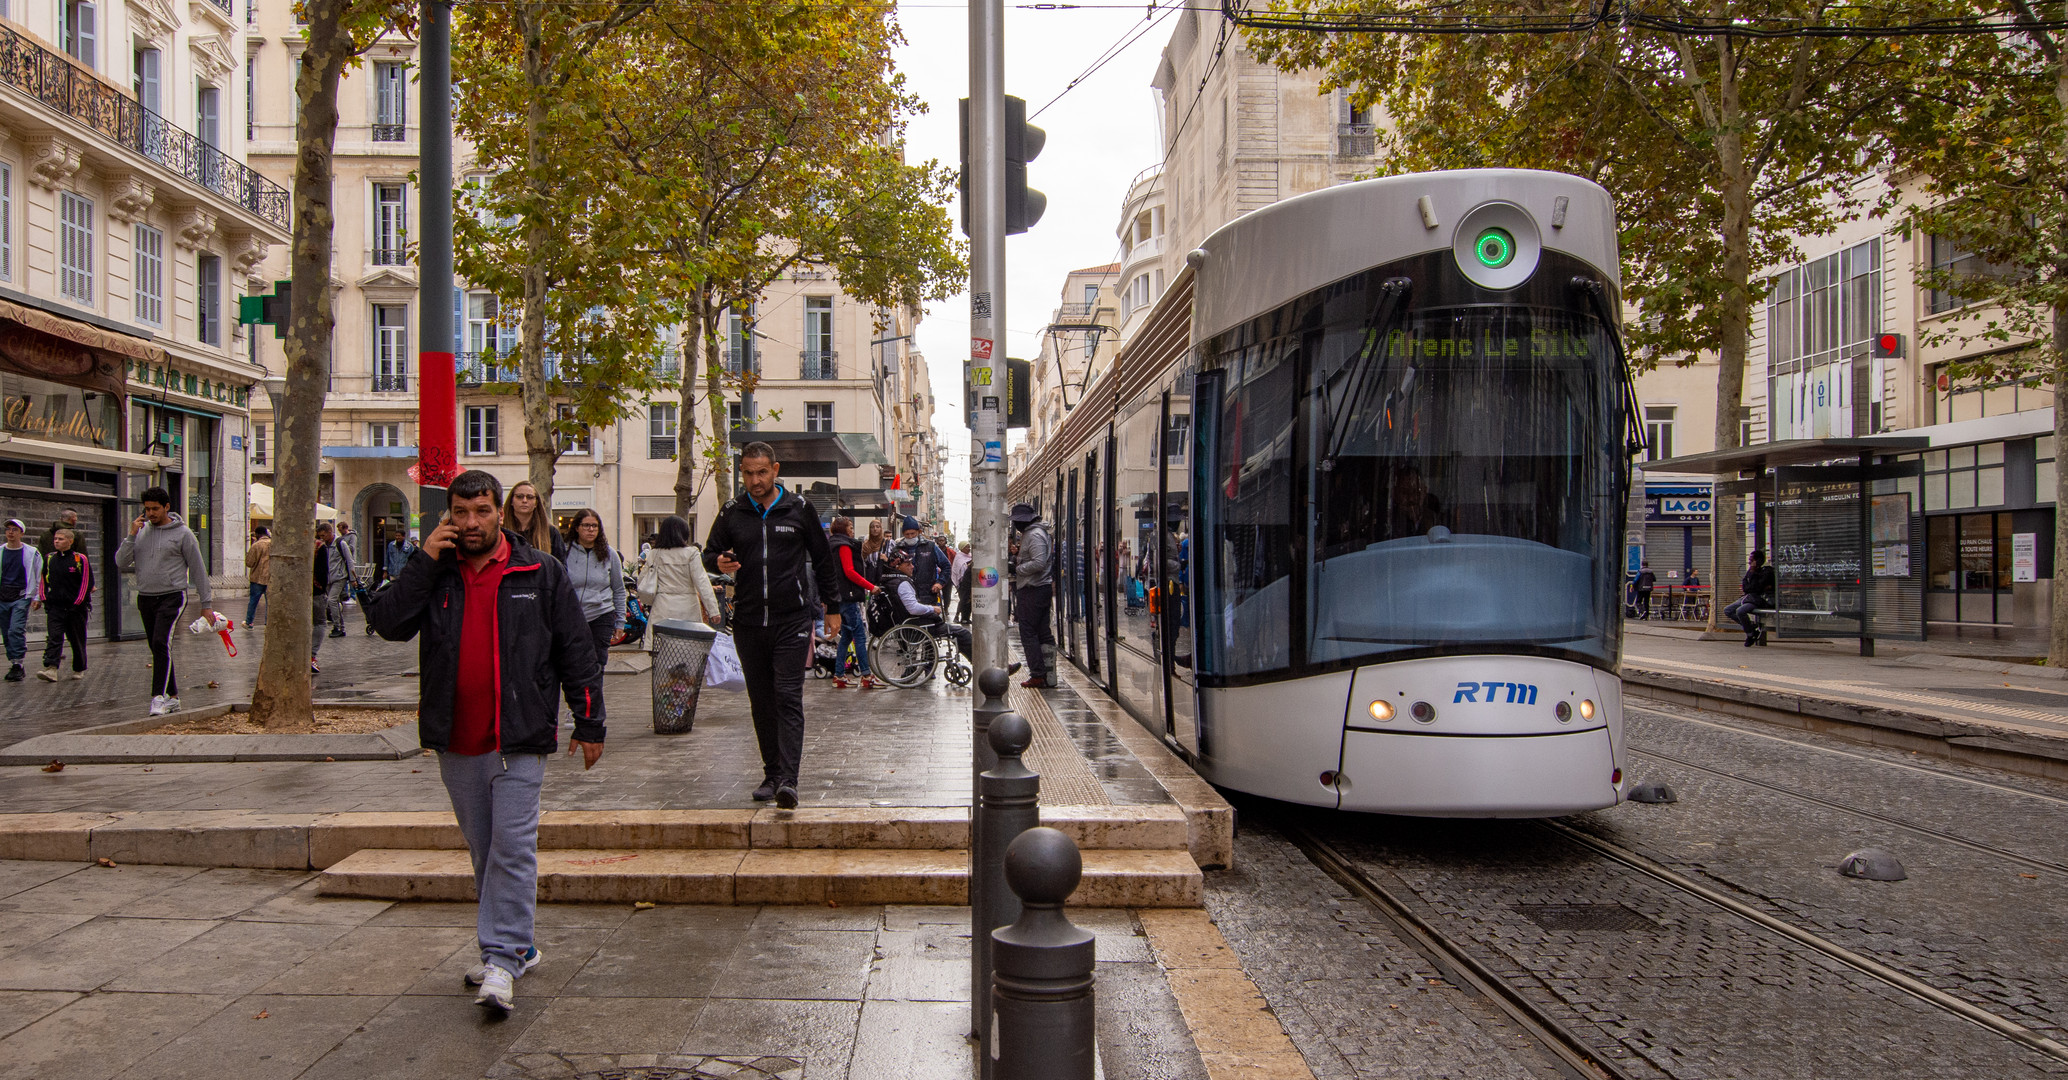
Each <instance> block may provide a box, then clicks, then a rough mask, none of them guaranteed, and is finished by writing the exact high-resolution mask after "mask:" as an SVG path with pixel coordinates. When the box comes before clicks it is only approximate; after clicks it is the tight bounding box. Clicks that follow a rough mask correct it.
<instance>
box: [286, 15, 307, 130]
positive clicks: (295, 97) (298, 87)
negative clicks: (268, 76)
mask: <svg viewBox="0 0 2068 1080" xmlns="http://www.w3.org/2000/svg"><path fill="white" fill-rule="evenodd" d="M295 21H296V22H298V23H300V22H301V19H300V18H299V17H297V19H296V20H295ZM303 25H307V24H306V23H303ZM287 104H288V113H287V114H288V116H289V117H290V118H291V119H293V120H294V121H295V122H296V123H300V122H301V119H302V58H301V57H299V56H297V57H295V58H294V86H293V88H292V89H290V90H289V91H288V94H287Z"/></svg>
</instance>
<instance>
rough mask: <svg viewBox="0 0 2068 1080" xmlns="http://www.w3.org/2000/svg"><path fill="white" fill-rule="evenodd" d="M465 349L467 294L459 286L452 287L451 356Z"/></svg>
mask: <svg viewBox="0 0 2068 1080" xmlns="http://www.w3.org/2000/svg"><path fill="white" fill-rule="evenodd" d="M466 349H467V294H466V292H465V291H464V290H462V289H461V288H460V287H459V286H457V285H454V286H453V287H452V354H453V355H454V356H458V355H459V354H460V353H462V352H465V351H466Z"/></svg>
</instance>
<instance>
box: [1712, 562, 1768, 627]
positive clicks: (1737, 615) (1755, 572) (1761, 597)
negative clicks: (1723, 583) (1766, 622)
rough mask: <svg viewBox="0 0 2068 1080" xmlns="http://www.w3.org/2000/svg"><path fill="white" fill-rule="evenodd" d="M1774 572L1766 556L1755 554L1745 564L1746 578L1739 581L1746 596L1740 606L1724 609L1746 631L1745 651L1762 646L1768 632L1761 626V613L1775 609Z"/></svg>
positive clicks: (1739, 598)
mask: <svg viewBox="0 0 2068 1080" xmlns="http://www.w3.org/2000/svg"><path fill="white" fill-rule="evenodd" d="M1774 587H1775V579H1774V568H1773V567H1771V566H1768V565H1767V564H1766V552H1764V551H1755V552H1753V553H1752V554H1751V555H1750V556H1749V557H1747V558H1746V560H1745V576H1744V577H1743V578H1741V579H1739V581H1738V588H1739V590H1740V591H1741V592H1742V594H1743V595H1741V596H1739V597H1738V599H1737V602H1736V603H1734V604H1732V605H1731V606H1729V607H1727V608H1724V609H1723V614H1724V617H1725V618H1729V619H1735V620H1737V623H1738V625H1739V626H1742V627H1744V628H1745V647H1746V648H1748V649H1749V648H1751V647H1752V646H1754V645H1757V644H1759V643H1760V641H1761V640H1762V639H1764V638H1765V636H1766V631H1765V629H1764V628H1763V627H1761V626H1760V625H1759V623H1758V621H1757V620H1758V618H1759V612H1760V610H1761V609H1771V608H1772V607H1773V606H1774Z"/></svg>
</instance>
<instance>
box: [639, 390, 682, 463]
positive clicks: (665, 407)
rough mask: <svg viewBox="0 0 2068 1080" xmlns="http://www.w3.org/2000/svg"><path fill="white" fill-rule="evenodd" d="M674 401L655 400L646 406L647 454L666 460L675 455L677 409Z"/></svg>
mask: <svg viewBox="0 0 2068 1080" xmlns="http://www.w3.org/2000/svg"><path fill="white" fill-rule="evenodd" d="M678 407H679V406H677V405H676V404H675V403H674V402H672V401H655V402H652V403H649V404H648V405H647V406H646V456H647V457H649V458H653V459H655V460H664V459H667V458H672V457H674V456H675V432H676V426H675V425H676V409H677V408H678Z"/></svg>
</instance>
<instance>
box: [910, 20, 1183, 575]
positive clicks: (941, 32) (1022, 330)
mask: <svg viewBox="0 0 2068 1080" xmlns="http://www.w3.org/2000/svg"><path fill="white" fill-rule="evenodd" d="M1091 2H1094V3H1110V2H1111V0H1091ZM1147 12H1148V6H1147V4H1146V3H1144V4H1134V5H1130V6H1127V7H1099V8H1066V9H1061V10H1036V9H1032V8H1028V7H1015V6H1013V3H1012V2H1010V0H1008V3H1007V6H1006V10H1005V31H1006V34H1005V88H1006V93H1008V94H1014V95H1017V96H1019V97H1022V98H1025V99H1026V100H1027V109H1028V111H1029V112H1030V113H1031V112H1033V111H1034V110H1036V109H1040V108H1042V106H1044V105H1047V104H1048V102H1049V101H1050V99H1053V98H1055V97H1056V96H1057V95H1058V94H1063V90H1064V88H1065V87H1066V86H1068V85H1069V84H1070V81H1071V80H1072V79H1076V78H1077V77H1078V76H1080V75H1082V74H1083V73H1084V71H1085V69H1087V68H1089V67H1090V66H1091V65H1092V64H1094V63H1095V62H1097V61H1098V59H1099V57H1100V56H1102V55H1104V54H1105V53H1106V52H1107V51H1108V49H1109V48H1110V47H1112V46H1115V45H1118V44H1119V43H1120V42H1122V41H1123V40H1125V39H1126V38H1128V37H1131V36H1134V35H1135V34H1136V33H1137V32H1138V31H1141V30H1143V29H1144V28H1145V27H1147V28H1148V32H1147V33H1144V34H1141V35H1140V36H1139V38H1138V39H1137V40H1135V41H1134V42H1133V43H1132V44H1130V45H1128V46H1127V47H1126V48H1125V49H1124V50H1122V51H1120V52H1119V53H1118V54H1117V55H1115V56H1113V57H1112V58H1111V59H1110V60H1108V61H1107V62H1106V64H1105V65H1104V66H1103V67H1101V68H1099V70H1098V71H1097V72H1095V73H1093V74H1091V75H1090V76H1088V77H1086V78H1085V79H1084V81H1082V82H1081V83H1079V84H1078V85H1077V87H1076V88H1075V89H1073V90H1070V91H1069V93H1068V94H1064V96H1063V97H1062V98H1061V99H1060V100H1058V101H1056V102H1055V103H1054V104H1053V105H1050V106H1049V107H1048V108H1047V110H1046V111H1044V112H1042V113H1041V115H1040V116H1039V117H1038V118H1037V119H1035V120H1034V124H1035V125H1036V126H1037V127H1040V128H1042V129H1043V130H1045V131H1046V132H1047V133H1048V143H1047V145H1046V146H1045V147H1044V148H1043V149H1042V151H1041V156H1040V157H1038V158H1036V159H1035V160H1034V162H1033V163H1032V164H1031V165H1029V166H1028V169H1027V171H1028V176H1029V186H1031V187H1034V188H1036V189H1037V190H1039V191H1041V192H1042V193H1043V194H1045V195H1047V196H1048V211H1047V213H1046V214H1044V215H1043V216H1042V219H1041V222H1040V223H1039V224H1037V225H1035V226H1034V228H1033V229H1032V230H1031V231H1029V232H1027V233H1023V234H1021V235H1019V236H1015V237H1012V238H1010V239H1009V240H1007V241H1006V248H1005V262H1006V324H1007V332H1006V341H1005V346H1006V350H1007V353H1008V355H1011V356H1015V357H1020V358H1032V357H1033V356H1034V355H1035V353H1036V352H1037V351H1039V349H1040V345H1041V339H1040V331H1041V328H1042V327H1044V326H1046V325H1048V322H1049V316H1050V315H1051V314H1052V313H1053V311H1054V308H1055V305H1056V303H1057V302H1058V300H1059V299H1060V298H1061V293H1062V288H1063V275H1064V274H1067V273H1069V272H1070V271H1071V270H1075V269H1077V268H1079V267H1084V266H1099V265H1103V264H1105V263H1110V262H1114V261H1116V259H1117V257H1118V255H1119V254H1120V248H1119V244H1120V241H1119V238H1118V236H1117V235H1116V230H1117V229H1118V227H1119V221H1120V202H1121V199H1123V198H1124V197H1125V196H1126V194H1127V185H1128V182H1129V181H1131V180H1133V179H1134V176H1135V174H1136V173H1138V172H1140V171H1141V170H1142V169H1143V168H1146V167H1147V166H1150V165H1153V164H1155V163H1156V162H1158V161H1159V160H1161V158H1162V153H1163V152H1162V148H1161V147H1160V146H1158V145H1157V133H1156V115H1155V110H1154V105H1153V102H1152V98H1151V92H1150V90H1149V79H1150V77H1151V76H1153V75H1154V74H1155V73H1156V61H1157V58H1158V57H1159V56H1160V55H1161V54H1162V50H1163V44H1164V42H1165V41H1166V40H1168V39H1169V37H1170V28H1171V24H1172V23H1173V22H1174V21H1175V20H1174V17H1164V16H1166V15H1167V14H1168V9H1167V8H1159V9H1158V11H1157V16H1158V17H1159V18H1160V20H1161V21H1159V22H1157V23H1156V24H1155V25H1154V26H1153V27H1149V24H1148V22H1147V20H1146V18H1145V16H1146V15H1147ZM898 21H899V23H900V24H901V25H902V26H903V27H904V31H905V38H906V42H907V44H906V45H905V47H904V48H902V49H900V50H898V54H897V64H898V68H899V70H901V71H902V72H903V73H904V75H905V78H906V80H907V83H908V85H909V87H910V88H911V90H912V91H913V92H914V93H915V94H917V95H918V96H919V97H920V98H921V99H923V100H924V101H925V102H926V103H927V106H928V112H927V113H926V114H925V115H922V116H919V117H916V118H914V119H913V120H912V123H911V127H910V129H909V131H908V132H907V135H906V143H907V147H908V153H909V156H910V157H911V159H912V160H915V161H923V160H925V159H927V158H936V159H938V160H940V161H941V163H942V164H944V165H946V166H948V167H949V168H951V169H952V168H954V167H955V166H956V164H957V162H958V161H959V159H960V157H961V148H960V145H959V143H958V133H957V122H956V101H957V100H958V99H960V98H963V97H966V96H968V94H969V20H968V13H967V10H966V9H965V8H964V7H963V6H962V5H959V4H956V5H948V4H942V3H939V2H938V0H934V2H932V3H929V2H928V0H919V2H918V3H917V4H912V5H901V6H900V7H899V10H898ZM960 215H961V209H960V207H955V208H953V209H952V210H951V219H953V220H956V221H959V220H960ZM918 345H919V347H920V349H921V350H923V351H924V352H925V353H926V359H927V364H928V367H929V368H930V370H931V373H932V376H933V386H934V395H935V400H936V408H935V412H934V426H935V427H936V428H937V429H938V430H939V431H940V435H941V445H943V446H946V447H948V448H949V454H950V457H949V464H948V469H947V474H946V479H947V485H948V501H947V506H948V517H949V518H950V519H951V520H953V521H954V522H955V531H956V534H957V535H958V536H965V537H966V536H968V535H969V528H968V523H969V429H968V428H967V427H966V426H965V421H964V420H963V415H962V364H963V361H964V360H966V359H967V358H968V353H969V296H968V294H966V293H965V294H962V295H958V296H956V297H955V298H954V299H952V300H946V301H942V302H941V303H937V304H933V305H931V306H929V307H928V308H927V312H926V319H925V321H924V322H922V323H921V324H920V326H919V337H918Z"/></svg>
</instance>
